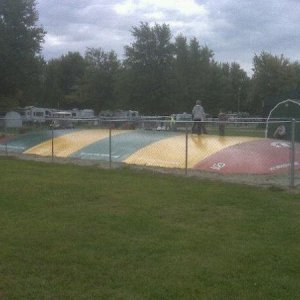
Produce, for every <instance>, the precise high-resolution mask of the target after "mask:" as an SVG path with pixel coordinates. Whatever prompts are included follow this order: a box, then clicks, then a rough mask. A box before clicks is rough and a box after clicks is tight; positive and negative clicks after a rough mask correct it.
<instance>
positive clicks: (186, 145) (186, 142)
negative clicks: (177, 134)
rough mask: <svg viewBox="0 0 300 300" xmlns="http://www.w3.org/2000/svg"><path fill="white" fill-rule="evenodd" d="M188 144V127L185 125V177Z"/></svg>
mask: <svg viewBox="0 0 300 300" xmlns="http://www.w3.org/2000/svg"><path fill="white" fill-rule="evenodd" d="M188 142H189V135H188V127H187V123H185V175H187V169H188V144H189V143H188Z"/></svg>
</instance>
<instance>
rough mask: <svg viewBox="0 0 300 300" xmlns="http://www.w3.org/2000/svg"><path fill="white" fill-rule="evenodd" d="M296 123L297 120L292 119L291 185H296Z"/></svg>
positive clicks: (292, 186)
mask: <svg viewBox="0 0 300 300" xmlns="http://www.w3.org/2000/svg"><path fill="white" fill-rule="evenodd" d="M295 125H296V120H295V119H292V121H291V151H290V156H291V157H290V162H291V169H290V171H291V172H290V187H291V188H294V187H295Z"/></svg>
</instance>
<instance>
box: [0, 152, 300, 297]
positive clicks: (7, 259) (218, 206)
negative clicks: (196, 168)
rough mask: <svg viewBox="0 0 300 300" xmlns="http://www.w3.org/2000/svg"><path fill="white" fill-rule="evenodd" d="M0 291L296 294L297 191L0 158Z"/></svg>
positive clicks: (299, 283)
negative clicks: (288, 191)
mask: <svg viewBox="0 0 300 300" xmlns="http://www.w3.org/2000/svg"><path fill="white" fill-rule="evenodd" d="M0 169H1V177H0V187H1V192H0V299H1V300H2V299H39V300H40V299H300V196H299V194H298V195H296V194H291V193H287V192H284V191H276V190H267V189H259V188H254V187H248V186H242V185H233V184H224V183H220V182H210V181H201V180H199V179H196V178H185V177H180V176H171V175H164V174H152V173H149V172H142V171H131V170H128V169H118V170H102V169H99V168H97V167H82V166H74V165H59V164H50V163H41V162H32V161H21V160H15V159H9V158H3V157H2V158H0Z"/></svg>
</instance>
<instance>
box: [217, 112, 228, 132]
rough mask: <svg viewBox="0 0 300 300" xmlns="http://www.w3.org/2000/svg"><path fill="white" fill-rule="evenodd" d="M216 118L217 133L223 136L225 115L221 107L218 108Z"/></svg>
mask: <svg viewBox="0 0 300 300" xmlns="http://www.w3.org/2000/svg"><path fill="white" fill-rule="evenodd" d="M218 120H219V135H220V136H224V135H225V124H226V121H227V116H226V114H225V113H224V112H223V110H222V109H220V113H219V115H218Z"/></svg>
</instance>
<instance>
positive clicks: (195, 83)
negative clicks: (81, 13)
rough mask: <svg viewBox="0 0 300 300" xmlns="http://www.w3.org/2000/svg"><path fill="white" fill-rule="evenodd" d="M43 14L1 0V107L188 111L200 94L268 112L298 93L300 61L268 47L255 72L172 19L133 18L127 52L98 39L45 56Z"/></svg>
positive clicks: (225, 105) (29, 5)
mask: <svg viewBox="0 0 300 300" xmlns="http://www.w3.org/2000/svg"><path fill="white" fill-rule="evenodd" d="M37 21H38V12H37V9H36V2H35V0H14V1H10V0H2V1H1V2H0V69H1V72H0V111H7V110H10V109H14V108H16V107H19V106H26V105H35V106H42V107H51V108H60V109H70V108H75V107H76V108H92V109H94V110H95V111H96V112H100V111H103V110H117V109H125V110H128V109H132V110H138V111H140V112H141V113H142V114H156V115H166V114H171V113H179V112H190V111H191V108H192V107H193V105H194V103H195V100H196V99H201V100H202V103H203V105H204V107H205V110H206V111H207V112H208V113H210V114H212V115H216V114H217V113H218V111H219V109H220V108H222V109H223V110H225V111H232V112H236V111H241V112H242V111H247V112H249V113H251V114H252V115H262V116H263V115H266V114H267V112H268V111H269V110H270V108H271V107H273V106H274V105H275V103H276V102H279V101H280V100H283V99H286V98H299V97H300V89H299V87H300V65H299V63H298V62H291V61H290V60H289V59H288V58H285V57H284V56H283V55H281V56H277V55H273V54H271V53H268V52H265V51H262V52H261V53H259V54H255V55H254V57H253V75H252V76H251V77H249V76H248V75H247V73H246V72H245V70H243V69H242V68H241V67H240V65H239V64H238V63H236V62H233V63H224V62H218V61H216V60H215V58H214V52H213V50H212V49H210V48H209V47H208V46H206V45H202V44H201V42H200V41H199V39H197V38H196V37H194V38H191V39H189V38H187V37H186V36H184V35H182V34H180V35H177V36H175V37H173V36H172V34H171V29H170V27H169V25H167V24H155V25H153V26H151V25H149V24H148V23H140V24H139V25H138V26H134V27H133V28H132V30H131V34H132V37H133V42H132V44H130V45H125V47H124V54H125V55H124V59H122V60H121V59H120V58H119V57H118V55H117V54H116V53H115V52H114V51H113V50H111V51H104V50H103V49H102V48H101V47H99V48H87V49H86V51H85V53H84V55H82V54H80V53H79V52H68V53H67V54H64V55H62V56H61V57H59V58H54V59H50V60H48V61H46V60H45V59H44V58H43V57H42V55H41V50H42V43H43V40H44V37H45V34H46V32H45V31H44V29H43V28H42V26H40V25H38V24H37Z"/></svg>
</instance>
